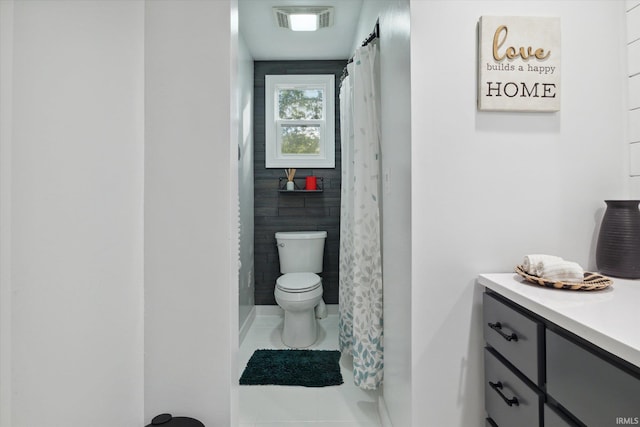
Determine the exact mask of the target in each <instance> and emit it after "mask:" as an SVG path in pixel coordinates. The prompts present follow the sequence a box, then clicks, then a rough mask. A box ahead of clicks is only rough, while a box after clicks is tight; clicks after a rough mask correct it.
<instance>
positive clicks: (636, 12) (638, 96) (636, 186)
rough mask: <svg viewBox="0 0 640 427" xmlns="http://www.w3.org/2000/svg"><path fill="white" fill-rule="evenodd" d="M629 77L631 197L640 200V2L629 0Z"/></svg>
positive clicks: (627, 2)
mask: <svg viewBox="0 0 640 427" xmlns="http://www.w3.org/2000/svg"><path fill="white" fill-rule="evenodd" d="M626 9H627V39H626V41H627V70H628V71H627V75H628V76H629V81H628V88H627V93H628V95H627V96H628V98H627V99H628V107H629V128H628V132H629V133H628V137H627V140H628V141H629V143H630V145H629V167H630V171H629V172H630V175H631V193H632V194H631V197H632V198H635V199H637V198H640V0H627V1H626Z"/></svg>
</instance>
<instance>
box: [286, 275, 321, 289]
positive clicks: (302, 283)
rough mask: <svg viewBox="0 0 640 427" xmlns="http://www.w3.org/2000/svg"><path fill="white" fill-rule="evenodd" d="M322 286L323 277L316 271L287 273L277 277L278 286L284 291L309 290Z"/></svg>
mask: <svg viewBox="0 0 640 427" xmlns="http://www.w3.org/2000/svg"><path fill="white" fill-rule="evenodd" d="M320 286H322V279H321V278H320V276H318V275H317V274H315V273H287V274H283V275H282V276H280V277H278V278H277V279H276V287H277V288H278V289H280V290H281V291H283V292H292V293H298V292H308V291H312V290H314V289H317V288H318V287H320Z"/></svg>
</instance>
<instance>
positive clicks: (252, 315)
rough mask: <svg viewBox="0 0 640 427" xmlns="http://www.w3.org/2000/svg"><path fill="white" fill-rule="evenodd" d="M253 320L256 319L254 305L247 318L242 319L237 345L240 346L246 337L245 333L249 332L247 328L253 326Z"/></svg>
mask: <svg viewBox="0 0 640 427" xmlns="http://www.w3.org/2000/svg"><path fill="white" fill-rule="evenodd" d="M255 318H256V306H255V305H254V306H253V307H251V310H250V311H249V315H247V318H246V319H244V322H243V323H242V327H240V337H239V339H238V341H239V345H242V341H244V337H246V336H247V332H249V328H250V327H251V325H252V324H253V321H254V320H255Z"/></svg>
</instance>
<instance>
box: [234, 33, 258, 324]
mask: <svg viewBox="0 0 640 427" xmlns="http://www.w3.org/2000/svg"><path fill="white" fill-rule="evenodd" d="M237 75H238V95H237V96H238V111H237V112H236V114H237V116H238V120H239V121H238V134H239V135H238V148H239V150H240V159H239V160H238V193H239V197H240V261H241V263H242V264H241V267H240V272H239V280H238V288H239V289H238V293H239V295H240V298H239V303H240V307H239V308H240V309H239V316H240V317H239V324H240V325H242V324H243V323H244V322H245V321H246V320H247V318H248V317H249V313H250V312H251V309H252V308H253V307H254V290H255V279H254V278H255V274H254V265H253V229H254V228H253V186H254V183H253V58H252V57H251V54H250V53H249V49H248V48H247V46H246V44H245V43H244V40H243V39H242V37H240V42H239V44H238V74H237Z"/></svg>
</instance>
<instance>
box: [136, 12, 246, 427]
mask: <svg viewBox="0 0 640 427" xmlns="http://www.w3.org/2000/svg"><path fill="white" fill-rule="evenodd" d="M235 10H237V5H236V4H235V2H234V1H230V2H226V1H225V2H222V1H199V0H193V1H178V0H176V1H161V2H158V1H149V2H146V9H145V81H146V94H145V103H146V110H145V129H146V146H145V217H144V218H145V319H146V321H145V367H144V368H145V369H144V372H145V389H144V396H145V409H144V410H145V419H147V420H149V419H150V418H151V417H153V416H154V415H157V414H159V413H162V412H170V413H173V414H176V415H178V414H183V415H188V416H191V417H194V418H197V419H199V420H200V421H202V422H203V423H204V424H205V425H211V426H216V425H221V426H227V425H232V423H233V422H234V420H233V419H232V412H233V411H232V406H233V405H235V404H236V403H235V401H236V400H237V396H236V395H235V394H234V392H233V389H234V386H235V384H237V377H236V374H237V372H236V371H237V368H236V361H235V359H236V357H235V354H236V353H237V347H238V323H237V322H238V320H237V319H238V311H237V310H238V287H237V283H238V262H237V261H238V244H237V236H236V235H235V234H234V233H233V230H234V226H235V224H237V183H238V180H237V174H238V169H237V166H232V165H237V148H236V147H237V138H238V136H237V135H235V134H234V132H233V131H232V119H233V120H235V121H236V122H237V118H235V115H234V112H235V111H236V108H237V107H236V101H235V94H236V90H237V88H236V86H235V85H236V80H235V79H236V77H235V75H236V73H237V68H236V67H237V65H236V61H237V57H236V55H237V36H238V35H237V13H235ZM232 12H233V13H232ZM231 17H235V19H236V22H232V19H231ZM235 230H236V231H237V226H235ZM230 390H231V392H230Z"/></svg>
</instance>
